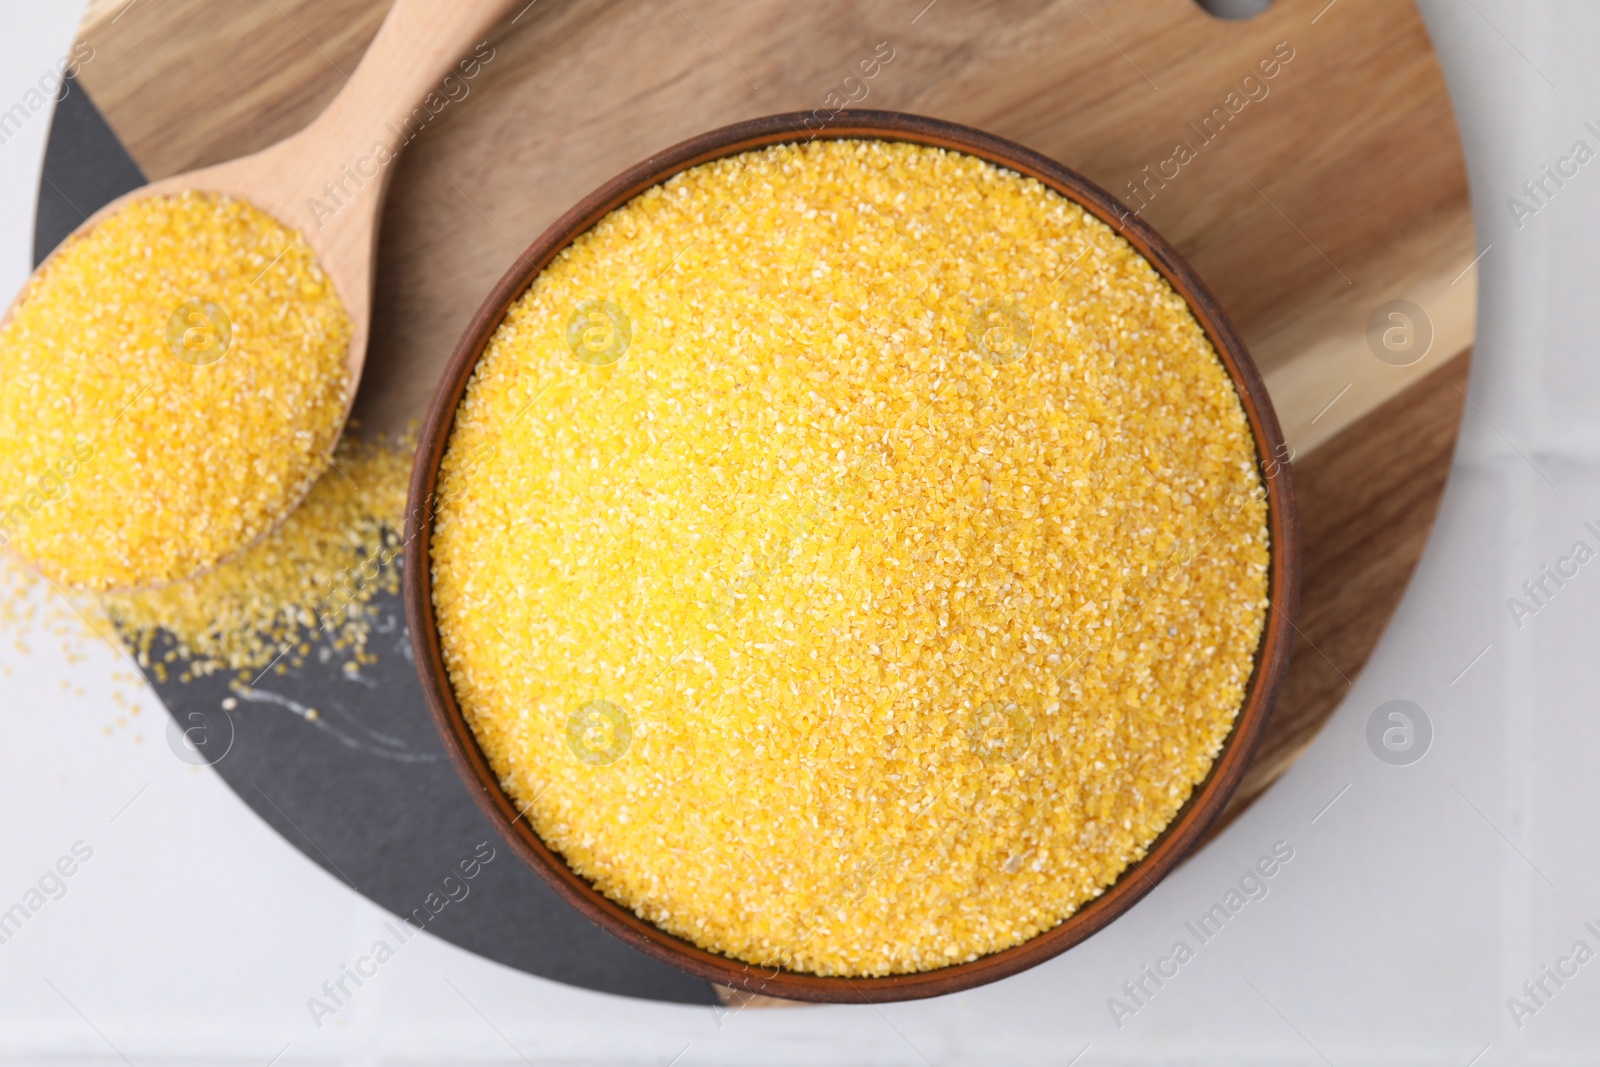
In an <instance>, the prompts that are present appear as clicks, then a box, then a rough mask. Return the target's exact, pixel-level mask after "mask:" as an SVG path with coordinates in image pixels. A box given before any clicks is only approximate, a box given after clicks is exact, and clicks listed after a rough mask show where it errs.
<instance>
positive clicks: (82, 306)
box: [0, 193, 351, 590]
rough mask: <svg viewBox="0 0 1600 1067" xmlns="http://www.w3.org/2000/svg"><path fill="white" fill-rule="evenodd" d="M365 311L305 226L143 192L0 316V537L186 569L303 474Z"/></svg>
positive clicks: (319, 460) (101, 570) (53, 573)
mask: <svg viewBox="0 0 1600 1067" xmlns="http://www.w3.org/2000/svg"><path fill="white" fill-rule="evenodd" d="M350 334H351V324H350V319H349V316H348V315H346V314H345V310H344V305H343V304H342V303H341V302H340V300H339V297H338V294H337V293H336V292H335V291H334V287H333V283H332V282H331V281H330V280H329V279H328V277H327V275H325V274H324V273H323V272H322V270H321V269H320V268H319V267H318V266H317V264H316V257H315V255H314V254H313V252H312V251H311V248H310V247H309V246H308V245H307V244H306V242H305V239H304V238H303V237H301V236H300V234H298V233H296V232H294V231H292V230H289V229H286V228H285V227H283V226H282V225H280V224H279V223H278V222H276V221H275V220H274V219H272V218H271V217H270V216H268V215H267V214H265V213H264V212H262V211H260V210H258V209H256V208H255V207H252V206H251V205H249V204H247V203H244V202H243V201H240V200H235V199H230V198H228V197H224V196H214V195H211V194H205V193H184V194H182V195H180V196H170V197H147V198H145V199H141V200H134V201H132V202H131V203H129V204H127V205H125V206H124V207H122V208H121V209H119V210H118V211H116V212H115V213H113V214H112V215H110V216H108V217H107V218H105V219H103V220H101V221H100V222H99V223H97V224H96V225H95V227H94V228H93V230H92V231H90V232H88V233H86V234H81V235H78V236H76V237H73V238H72V239H70V241H69V242H68V243H67V244H66V245H65V246H63V247H62V248H61V249H60V250H59V251H58V252H56V253H55V254H54V255H53V256H52V257H51V258H50V259H49V261H48V262H47V263H46V264H45V266H44V268H43V269H42V270H41V271H40V273H39V275H38V276H37V277H35V278H34V279H33V280H32V281H31V282H30V283H29V285H28V288H27V289H26V291H25V292H24V294H23V297H22V299H21V301H20V303H19V305H18V306H17V308H16V312H15V314H14V315H13V317H12V318H11V320H10V321H9V322H8V323H6V325H5V326H4V327H3V328H0V542H5V543H7V544H8V545H9V547H11V548H13V549H14V550H16V551H17V552H18V553H19V554H20V555H21V556H23V557H24V558H25V559H27V560H28V561H29V562H31V563H32V564H33V565H34V566H35V567H37V568H38V569H39V570H40V571H42V572H43V573H44V574H45V575H46V576H47V577H48V578H50V579H51V581H53V582H56V583H59V584H61V585H67V586H76V587H79V588H82V589H87V590H106V589H117V588H128V587H138V586H148V585H154V584H158V583H162V582H168V581H174V580H178V579H182V578H187V577H189V576H191V575H193V574H195V573H196V572H198V571H200V570H202V569H204V568H206V567H209V566H211V565H213V564H214V563H216V562H217V561H218V560H219V559H221V558H223V557H225V556H227V555H230V554H232V553H234V552H236V551H238V550H239V549H241V548H243V547H244V546H246V545H248V544H250V543H251V542H252V541H254V540H255V539H256V538H258V537H259V536H260V535H261V534H263V533H264V532H266V530H267V529H268V527H269V526H270V525H271V524H272V523H273V521H274V520H275V519H276V518H277V517H278V516H279V515H280V514H281V513H282V512H283V511H284V510H285V509H286V508H287V507H289V506H291V505H292V504H293V503H294V502H295V501H297V500H298V499H299V498H300V496H301V495H302V494H303V493H304V492H305V491H306V488H307V487H308V486H309V485H310V483H311V482H312V480H313V479H315V478H316V476H317V474H318V473H319V472H320V471H322V469H323V468H324V467H325V466H326V463H327V458H326V457H327V454H328V453H329V452H331V451H332V450H333V446H334V441H335V439H336V438H337V437H338V434H339V428H340V424H341V423H342V422H343V419H344V412H345V399H346V393H347V387H348V383H349V373H348V370H347V367H346V359H347V352H348V348H349V344H350Z"/></svg>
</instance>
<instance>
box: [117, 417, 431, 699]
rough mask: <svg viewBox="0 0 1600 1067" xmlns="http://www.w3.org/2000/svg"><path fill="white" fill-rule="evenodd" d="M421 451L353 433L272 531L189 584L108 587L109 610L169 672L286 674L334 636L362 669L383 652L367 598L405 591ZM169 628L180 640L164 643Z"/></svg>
mask: <svg viewBox="0 0 1600 1067" xmlns="http://www.w3.org/2000/svg"><path fill="white" fill-rule="evenodd" d="M411 455H412V450H411V448H410V442H409V441H403V442H398V443H397V444H396V445H395V446H394V447H391V446H390V445H388V444H387V443H375V442H364V441H361V440H359V439H358V438H356V437H353V436H350V435H346V436H345V437H344V438H343V439H342V440H341V441H340V442H339V448H338V450H337V451H336V452H335V453H334V456H333V462H334V464H335V465H336V466H335V467H334V468H333V469H330V470H328V471H326V472H324V473H323V475H322V477H321V478H319V479H317V483H316V484H315V485H314V486H312V487H311V492H310V493H308V494H307V495H306V499H305V501H304V502H303V503H302V504H301V505H300V506H299V507H297V508H295V509H294V511H292V512H290V513H289V517H288V518H287V519H285V520H284V522H283V524H282V525H281V526H279V527H278V528H277V529H275V530H273V531H272V533H271V534H269V535H268V536H267V537H265V538H263V539H262V540H260V541H258V542H256V543H255V544H253V545H251V546H250V547H249V548H247V549H246V550H245V551H244V552H242V553H240V554H239V555H238V556H236V557H234V558H233V559H229V560H225V561H223V562H222V563H220V564H218V565H217V566H215V567H213V568H211V569H210V570H208V571H206V572H205V573H204V574H201V575H198V576H196V577H194V578H191V579H189V580H187V581H182V582H174V583H172V584H171V585H167V586H164V587H162V588H160V589H148V590H140V591H136V592H128V593H107V594H104V595H102V596H101V597H100V598H99V607H100V609H101V611H103V612H104V613H105V615H107V616H108V617H109V619H110V621H111V623H112V625H113V626H114V627H115V628H116V631H117V633H118V634H119V635H120V636H121V638H122V640H123V642H124V643H125V644H127V645H128V646H129V647H130V650H131V651H132V652H133V654H134V655H135V656H137V657H138V660H139V665H140V666H142V667H145V668H146V669H148V670H150V671H151V672H152V673H154V674H155V675H156V676H157V677H158V678H161V679H165V676H166V673H167V665H168V664H172V663H181V664H182V669H183V670H184V671H185V672H186V676H185V678H184V680H188V678H189V677H193V676H194V675H206V674H211V673H213V672H216V671H220V670H236V671H244V672H245V674H244V678H245V679H249V678H250V676H252V675H254V674H256V673H257V672H258V671H261V670H263V669H264V668H267V667H269V666H270V667H272V668H274V669H279V668H282V670H285V671H286V670H289V669H291V668H295V667H299V666H301V665H302V664H303V663H304V662H305V659H306V657H308V656H310V655H311V654H312V649H313V645H314V644H315V643H316V642H318V641H319V639H321V638H324V637H325V638H326V639H327V640H326V643H325V645H324V649H325V650H326V653H325V654H327V655H329V656H332V655H339V656H340V657H341V659H342V661H343V664H344V669H345V670H346V671H349V672H352V673H353V672H355V671H358V670H359V669H360V667H362V666H364V665H368V664H370V663H372V662H374V659H375V657H374V656H373V654H372V653H371V652H369V651H368V650H367V643H368V638H369V637H370V636H371V631H372V625H373V621H374V620H373V619H372V617H371V614H372V613H371V612H370V611H368V610H367V609H368V605H370V604H371V602H372V600H373V598H374V597H375V596H377V595H378V593H380V592H385V593H389V594H391V595H392V594H394V593H397V592H399V587H400V577H399V566H398V564H397V563H394V560H395V559H396V557H397V556H398V554H399V552H400V541H401V532H400V531H401V529H402V527H403V522H404V515H405V508H406V482H407V480H408V479H409V476H410V473H411ZM391 564H393V565H391ZM163 636H165V637H166V638H168V639H169V641H168V642H167V643H166V644H165V645H164V646H158V642H159V641H160V639H161V638H162V637H163ZM158 648H159V649H160V651H159V653H158ZM318 654H324V650H323V649H319V650H318Z"/></svg>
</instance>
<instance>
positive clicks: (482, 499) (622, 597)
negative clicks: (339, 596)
mask: <svg viewBox="0 0 1600 1067" xmlns="http://www.w3.org/2000/svg"><path fill="white" fill-rule="evenodd" d="M440 499H441V501H442V503H441V504H440V507H439V511H438V515H437V519H436V523H435V527H434V541H433V581H434V587H433V597H434V603H435V606H436V608H437V612H438V618H439V626H440V631H441V636H442V640H443V646H444V654H445V660H446V663H447V665H448V668H449V671H450V676H451V679H452V682H453V685H454V688H455V692H456V694H457V695H458V697H459V699H460V703H461V706H462V708H463V710H464V712H465V714H466V716H467V718H468V720H469V722H470V723H471V725H472V727H473V729H474V731H475V732H476V734H477V737H478V739H479V741H480V743H481V744H482V745H483V748H484V750H485V752H486V753H487V754H488V756H489V759H490V761H491V762H492V764H493V766H494V767H495V769H496V772H497V773H498V774H499V775H500V777H501V779H502V781H503V782H504V784H505V786H506V788H507V789H508V790H509V792H510V794H511V795H512V796H513V797H514V798H515V800H516V801H517V803H518V804H519V805H521V806H524V807H525V808H526V809H527V812H528V819H529V821H530V823H531V824H532V825H533V826H534V827H535V828H536V829H537V830H538V832H539V833H540V834H541V835H542V836H543V837H544V839H545V840H546V841H547V842H549V844H550V845H551V846H552V847H554V848H555V849H557V850H559V851H560V852H561V853H562V854H563V855H564V856H565V857H566V859H567V861H568V862H569V863H570V864H571V865H572V866H573V867H574V869H576V870H577V871H579V872H580V873H582V874H583V875H585V876H586V877H588V878H590V879H592V880H593V881H594V883H595V884H596V885H597V886H598V887H599V888H600V889H601V890H602V891H604V892H605V893H606V894H607V895H609V896H610V897H612V898H613V899H615V900H618V901H620V902H622V903H623V904H625V905H626V906H628V907H630V908H632V909H634V910H635V911H636V912H637V913H638V914H639V915H641V916H643V917H645V918H647V919H649V920H651V921H653V922H655V923H657V924H659V925H660V926H662V927H664V928H665V929H667V930H670V931H672V932H674V933H676V934H679V935H681V936H683V937H685V938H688V939H689V940H691V941H693V942H695V943H696V944H699V945H701V946H704V947H706V948H708V949H713V950H715V951H718V952H722V953H725V954H727V955H729V956H732V957H735V958H737V959H741V960H745V961H749V962H752V963H763V964H767V963H771V964H781V965H783V966H786V967H789V968H791V969H795V970H801V971H809V972H814V973H818V974H844V975H881V974H889V973H895V972H905V971H917V970H926V969H929V968H934V967H939V966H942V965H946V964H950V963H955V962H959V961H963V960H971V959H974V958H976V957H978V956H980V955H983V954H985V953H989V952H994V951H996V950H998V949H1003V948H1006V947H1008V946H1011V945H1015V944H1017V943H1019V942H1021V941H1024V940H1026V939H1027V938H1029V937H1031V936H1033V935H1035V934H1037V933H1039V932H1040V931H1043V930H1047V929H1049V928H1050V927H1052V926H1054V925H1055V924H1057V923H1059V922H1060V921H1061V920H1062V919H1063V918H1064V917H1066V916H1067V915H1069V914H1071V913H1072V911H1073V910H1074V909H1076V908H1077V907H1078V906H1079V905H1081V904H1082V903H1084V902H1085V901H1088V900H1090V899H1092V898H1094V897H1096V896H1098V895H1099V894H1100V893H1101V892H1102V891H1103V890H1104V889H1105V888H1106V886H1108V885H1109V884H1111V883H1112V882H1113V881H1114V880H1115V879H1116V878H1117V876H1118V875H1119V874H1120V873H1121V872H1122V871H1123V870H1124V869H1125V868H1126V867H1127V865H1128V864H1129V863H1130V862H1132V861H1134V860H1136V859H1138V858H1140V857H1141V856H1142V855H1144V852H1145V849H1146V848H1147V847H1148V846H1149V844H1150V843H1151V842H1152V841H1153V840H1154V839H1155V837H1156V836H1157V835H1158V834H1159V833H1160V832H1161V830H1162V828H1163V827H1165V826H1166V825H1167V823H1168V822H1169V821H1170V820H1171V819H1172V818H1173V816H1174V814H1175V813H1176V812H1177V811H1178V809H1179V808H1180V807H1181V806H1182V805H1183V803H1184V801H1185V800H1186V799H1187V798H1188V797H1189V794H1190V792H1191V790H1192V789H1193V788H1194V786H1195V784H1196V783H1198V782H1199V781H1201V780H1202V778H1203V777H1204V776H1205V774H1206V772H1207V770H1208V769H1209V768H1210V766H1211V763H1212V759H1213V757H1214V756H1215V754H1216V753H1217V751H1218V749H1219V747H1220V746H1221V744H1222V742H1223V740H1224V739H1225V737H1226V736H1227V734H1228V731H1229V729H1230V727H1231V725H1232V723H1233V720H1234V717H1235V715H1236V713H1237V712H1238V709H1239V706H1240V703H1241V700H1242V698H1243V695H1244V690H1245V685H1246V682H1247V680H1248V678H1249V676H1250V672H1251V667H1252V661H1253V657H1254V654H1255V651H1256V647H1257V642H1258V639H1259V637H1260V635H1261V631H1262V626H1263V622H1264V613H1265V610H1266V607H1267V604H1266V592H1267V562H1268V545H1267V531H1266V506H1265V501H1264V491H1263V489H1262V484H1261V481H1260V479H1259V477H1258V475H1257V473H1256V467H1255V451H1254V446H1253V443H1252V439H1251V436H1250V432H1249V428H1248V425H1247V423H1246V420H1245V417H1244V414H1243V411H1242V408H1241V405H1240V401H1239V398H1238V395H1237V394H1236V392H1235V391H1234V389H1233V386H1232V384H1231V382H1230V380H1229V378H1228V376H1227V374H1226V372H1225V370H1224V368H1223V366H1222V364H1221V363H1220V362H1219V360H1218V358H1217V355H1216V353H1215V352H1214V351H1213V349H1212V347H1211V345H1210V344H1209V342H1208V341H1207V340H1206V338H1205V336H1204V334H1203V333H1202V331H1201V329H1200V328H1199V326H1198V325H1197V324H1196V322H1195V320H1194V318H1193V317H1192V316H1191V314H1190V312H1189V310H1188V308H1187V306H1186V305H1185V304H1184V302H1183V300H1182V299H1181V298H1180V297H1179V296H1178V295H1177V294H1176V293H1175V292H1174V291H1173V290H1172V288H1171V287H1170V286H1169V285H1168V284H1167V283H1166V282H1165V281H1164V280H1163V279H1162V278H1161V277H1160V276H1159V275H1158V274H1157V273H1156V272H1155V270H1154V269H1153V268H1152V267H1151V266H1150V265H1149V264H1148V263H1147V262H1146V261H1145V260H1144V259H1143V258H1141V257H1140V256H1139V255H1138V254H1137V253H1136V252H1135V251H1134V249H1133V248H1132V247H1131V246H1130V245H1128V244H1127V243H1126V242H1125V241H1124V240H1123V239H1121V238H1120V237H1118V236H1116V235H1115V234H1114V233H1113V232H1112V231H1111V230H1110V229H1109V228H1108V227H1107V226H1105V225H1104V224H1102V223H1101V222H1099V221H1097V220H1096V219H1094V218H1093V217H1092V216H1089V215H1087V214H1086V213H1085V212H1084V211H1082V210H1081V209H1080V208H1078V207H1077V206H1076V205H1074V204H1073V203H1071V202H1070V201H1068V200H1066V199H1064V198H1062V197H1061V196H1059V195H1057V194H1055V193H1053V192H1051V191H1049V190H1048V189H1046V188H1045V187H1044V186H1042V185H1040V184H1039V183H1038V182H1036V181H1033V180H1031V179H1025V178H1022V177H1020V176H1018V175H1016V174H1014V173H1010V172H1008V171H1003V170H1000V169H998V168H996V167H994V166H992V165H990V164H988V163H986V162H983V161H981V160H978V159H975V158H972V157H969V156H965V155H962V154H958V153H951V152H946V151H941V150H937V149H931V148H923V147H916V146H911V145H906V144H897V143H894V144H892V143H884V142H877V141H821V142H815V143H811V144H808V145H806V146H804V147H803V148H798V149H797V148H794V147H792V146H783V147H775V148H771V149H766V150H760V151H753V152H749V153H746V154H744V155H740V156H737V157H734V158H731V159H726V160H721V161H717V162H713V163H708V164H706V165H704V166H700V167H697V168H695V169H693V170H690V171H688V172H686V173H684V174H682V175H679V176H678V177H676V178H674V179H672V180H671V181H668V182H666V183H665V184H664V185H662V186H658V187H656V188H653V189H651V190H649V191H647V192H645V193H643V194H641V195H640V196H639V197H637V198H636V199H635V200H633V201H632V202H630V203H628V204H626V205H624V206H623V207H622V208H619V209H618V210H616V211H614V212H613V213H612V214H610V215H609V216H607V217H606V218H605V219H603V220H602V221H601V222H600V223H599V224H598V225H596V226H595V227H594V228H593V230H592V231H590V232H589V233H586V234H585V235H583V236H582V237H580V238H579V239H578V240H577V241H576V242H575V244H574V245H573V246H572V247H571V248H570V249H569V250H567V251H566V252H564V253H562V254H561V255H560V256H559V257H558V258H557V259H556V261H555V262H554V263H552V264H551V266H550V267H549V268H548V269H547V270H545V271H544V273H543V274H542V275H541V276H540V277H539V278H538V279H537V280H536V281H535V283H534V284H533V286H532V287H531V288H530V289H529V291H528V292H527V293H526V294H524V295H523V296H522V297H521V298H520V299H519V300H518V301H517V302H516V303H515V304H514V305H513V306H512V308H511V310H510V311H509V312H508V314H507V315H506V318H505V321H504V322H503V323H502V324H501V326H500V327H499V329H498V331H497V332H496V334H495V335H494V338H493V340H492V342H491V343H490V345H489V347H488V349H487V351H486V352H485V353H484V355H483V358H482V360H481V361H480V363H479V365H478V367H477V370H476V372H475V374H474V376H473V378H472V380H471V383H470V385H469V387H468V390H467V393H466V396H465V398H464V400H463V402H462V404H461V406H460V409H459V411H458V412H457V416H456V422H455V428H454V431H453V436H452V437H451V440H450V442H449V446H448V449H447V451H446V454H445V457H444V464H443V472H442V476H441V481H440Z"/></svg>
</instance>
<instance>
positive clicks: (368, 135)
mask: <svg viewBox="0 0 1600 1067" xmlns="http://www.w3.org/2000/svg"><path fill="white" fill-rule="evenodd" d="M519 4H520V5H527V0H447V2H443V3H441V2H440V0H395V3H394V6H393V7H391V8H390V9H389V14H388V15H387V16H386V17H385V18H384V20H383V25H381V26H379V27H378V34H377V36H376V37H374V38H373V40H372V43H371V44H370V45H368V46H367V51H366V54H365V55H364V56H362V58H361V63H360V65H358V66H357V67H356V69H355V72H354V73H353V74H351V75H350V76H349V77H347V78H346V79H345V87H344V89H343V90H341V91H340V93H339V95H338V96H337V97H335V98H334V100H333V103H331V104H329V105H328V108H327V110H325V111H324V112H323V113H322V114H321V115H320V116H318V117H317V119H316V121H315V122H313V123H312V124H311V125H310V126H308V127H307V128H306V129H304V130H303V131H301V133H300V134H299V135H298V136H297V137H296V138H293V140H298V141H301V152H302V159H304V157H305V155H306V154H309V155H311V156H313V157H315V156H326V157H327V158H326V159H323V160H320V161H319V162H321V163H322V164H323V166H324V168H326V167H333V168H334V169H335V170H337V169H338V166H339V164H340V163H341V162H346V163H348V162H350V161H348V160H344V159H342V158H341V157H343V156H346V155H351V154H352V153H354V154H355V156H359V157H362V158H365V159H367V160H369V162H368V163H367V166H368V167H369V168H370V167H373V166H375V165H377V166H381V169H382V170H384V171H385V172H387V171H388V169H389V168H388V167H387V166H386V165H383V164H386V163H387V162H388V159H389V158H392V157H393V156H394V155H396V154H398V153H399V151H400V149H401V148H403V147H404V146H405V144H406V142H408V141H409V140H410V139H411V138H412V137H414V136H416V134H417V132H419V131H420V130H421V128H422V127H423V126H425V125H427V124H428V122H429V121H430V120H431V119H432V118H433V117H434V115H436V114H438V113H439V112H440V111H442V110H443V109H444V108H445V107H446V106H448V105H449V103H451V102H452V101H455V100H459V99H464V98H465V96H466V94H467V93H468V92H470V87H469V86H468V85H467V83H468V82H469V81H470V80H471V78H472V77H473V76H475V75H476V74H477V72H478V71H479V69H480V68H481V67H482V65H483V63H484V62H487V61H488V60H489V59H492V58H493V55H494V51H493V48H492V47H490V46H489V45H488V44H487V41H486V35H487V33H488V31H489V30H490V28H492V27H493V26H494V24H495V23H497V22H499V21H500V19H501V18H503V17H504V16H505V15H507V14H509V13H510V12H511V11H512V10H514V9H516V8H517V7H518V6H519ZM380 146H381V151H380ZM307 148H314V150H313V151H311V152H309V153H307V152H306V149H307ZM373 157H381V163H378V164H374V163H373V162H371V160H372V159H373ZM306 162H308V163H309V162H311V160H306ZM311 173H315V171H314V170H313V171H312V172H308V173H307V176H308V177H309V176H310V174H311ZM319 176H320V175H319ZM335 177H337V174H336V175H335Z"/></svg>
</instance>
